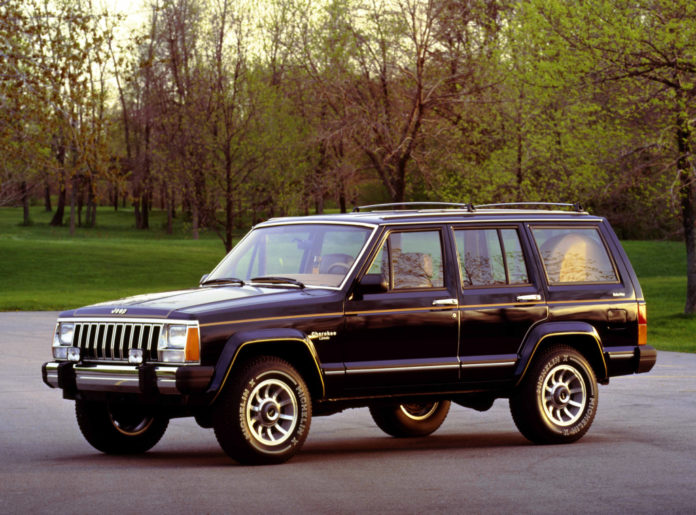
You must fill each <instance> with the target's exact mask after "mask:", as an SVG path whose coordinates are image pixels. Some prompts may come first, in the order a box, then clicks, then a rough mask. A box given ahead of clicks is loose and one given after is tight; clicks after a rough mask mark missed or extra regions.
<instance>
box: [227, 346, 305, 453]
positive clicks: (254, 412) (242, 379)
mask: <svg viewBox="0 0 696 515" xmlns="http://www.w3.org/2000/svg"><path fill="white" fill-rule="evenodd" d="M234 378H235V380H234V381H233V382H232V383H231V384H229V385H228V386H227V387H226V388H225V389H224V390H223V391H222V393H221V395H220V398H219V399H218V401H217V403H216V405H215V407H214V411H213V428H214V429H215V437H216V438H217V440H218V443H219V444H220V447H222V449H223V450H224V451H225V453H227V455H228V456H230V457H231V458H232V459H234V460H236V461H238V462H239V463H242V464H247V465H268V464H275V463H283V462H285V461H287V460H289V459H290V458H292V457H293V456H294V455H295V454H296V453H297V452H298V451H299V450H300V449H301V448H302V444H304V441H305V439H306V438H307V434H308V433H309V426H310V422H311V418H312V402H311V398H310V394H309V390H308V389H307V385H306V384H305V382H304V380H303V379H302V376H300V374H299V373H298V372H297V371H296V370H295V368H293V367H292V365H290V364H289V363H288V362H287V361H284V360H282V359H280V358H276V357H260V358H257V359H255V360H253V361H250V362H249V363H247V364H246V365H244V366H243V367H242V368H241V369H240V370H239V371H238V372H237V371H235V372H234Z"/></svg>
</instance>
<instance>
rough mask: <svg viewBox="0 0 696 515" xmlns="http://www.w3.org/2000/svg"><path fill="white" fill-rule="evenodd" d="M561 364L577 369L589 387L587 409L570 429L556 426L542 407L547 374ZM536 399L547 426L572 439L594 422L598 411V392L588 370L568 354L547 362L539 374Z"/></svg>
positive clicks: (554, 357)
mask: <svg viewBox="0 0 696 515" xmlns="http://www.w3.org/2000/svg"><path fill="white" fill-rule="evenodd" d="M561 364H562V365H568V366H572V367H573V368H574V369H576V370H577V371H578V372H579V373H580V375H581V376H582V378H583V380H584V381H585V384H586V387H587V401H586V405H585V408H584V410H583V414H582V417H581V418H580V419H579V420H578V421H577V422H576V423H575V424H573V425H572V426H570V427H560V426H558V425H556V424H554V423H553V422H552V421H551V420H549V419H548V417H547V416H546V414H545V413H544V408H543V405H542V402H543V401H542V399H543V391H544V383H545V380H546V377H547V374H548V373H549V372H550V371H551V370H552V369H553V368H554V367H556V366H558V365H561ZM535 397H536V409H537V410H538V412H539V414H540V415H541V417H542V419H543V421H544V423H545V425H546V426H547V427H548V428H549V429H550V430H552V431H553V432H555V433H557V434H559V435H563V436H568V437H571V436H573V435H576V434H578V433H580V432H582V431H583V430H584V429H585V426H587V424H588V423H589V422H591V421H592V419H593V414H594V411H595V409H596V403H597V398H596V392H595V390H594V389H593V388H592V384H591V381H589V378H588V371H587V370H586V368H585V366H584V365H583V364H582V363H581V362H578V361H577V360H576V359H574V356H572V355H568V354H561V355H557V356H553V357H552V358H551V359H549V360H547V361H546V362H545V364H544V366H543V367H542V368H541V370H540V371H539V374H538V375H537V379H536V387H535Z"/></svg>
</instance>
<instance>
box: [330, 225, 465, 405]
mask: <svg viewBox="0 0 696 515" xmlns="http://www.w3.org/2000/svg"><path fill="white" fill-rule="evenodd" d="M449 237H450V236H449V232H448V231H446V230H445V229H444V227H441V226H432V227H421V228H418V229H414V230H402V229H397V228H394V229H392V230H388V231H386V232H385V234H384V235H383V236H382V239H381V241H380V244H379V245H378V247H377V250H376V251H375V252H374V253H373V256H372V259H371V261H370V263H371V264H370V266H369V267H368V268H367V269H366V270H364V271H363V273H362V274H361V275H365V274H370V275H373V276H374V275H377V274H378V275H379V276H380V277H381V279H382V283H383V291H377V292H373V293H364V294H360V293H358V294H357V295H353V296H352V298H351V297H349V300H348V301H347V302H346V327H345V333H344V340H343V342H344V345H343V349H344V359H345V361H344V363H345V369H346V387H347V388H348V389H352V390H361V389H368V390H369V391H371V392H374V391H375V390H380V389H381V390H384V391H388V390H390V389H394V388H398V389H399V391H400V392H403V391H405V390H406V389H408V388H409V387H415V388H417V389H419V390H421V389H422V385H426V384H427V385H431V384H432V385H434V386H435V385H437V386H441V385H442V384H445V383H456V381H457V380H458V374H459V361H458V358H457V340H458V324H459V315H458V311H457V300H456V299H457V284H456V279H454V280H453V277H452V276H453V274H452V273H451V269H452V264H453V262H454V260H453V258H452V256H451V255H450V254H449V253H448V252H447V249H448V248H449V245H448V244H447V243H448V238H449Z"/></svg>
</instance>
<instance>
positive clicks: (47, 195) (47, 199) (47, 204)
mask: <svg viewBox="0 0 696 515" xmlns="http://www.w3.org/2000/svg"><path fill="white" fill-rule="evenodd" d="M44 209H45V211H46V212H47V213H50V212H51V211H53V207H52V206H51V184H50V183H49V182H48V176H47V177H46V178H45V179H44Z"/></svg>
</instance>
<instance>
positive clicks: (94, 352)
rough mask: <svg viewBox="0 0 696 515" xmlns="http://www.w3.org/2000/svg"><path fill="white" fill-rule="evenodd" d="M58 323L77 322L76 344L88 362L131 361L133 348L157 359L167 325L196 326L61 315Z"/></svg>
mask: <svg viewBox="0 0 696 515" xmlns="http://www.w3.org/2000/svg"><path fill="white" fill-rule="evenodd" d="M58 323H70V324H75V333H74V337H73V347H79V348H80V354H81V356H82V361H86V362H90V361H97V362H104V361H106V362H128V351H130V350H131V349H142V350H143V357H144V360H145V361H146V362H157V361H159V360H158V355H157V344H158V342H159V338H160V335H161V334H162V331H164V330H165V326H167V325H196V324H195V323H193V322H192V321H190V320H185V321H183V320H166V321H164V320H156V319H155V320H153V319H113V318H112V319H87V320H86V319H72V318H62V319H59V320H58Z"/></svg>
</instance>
